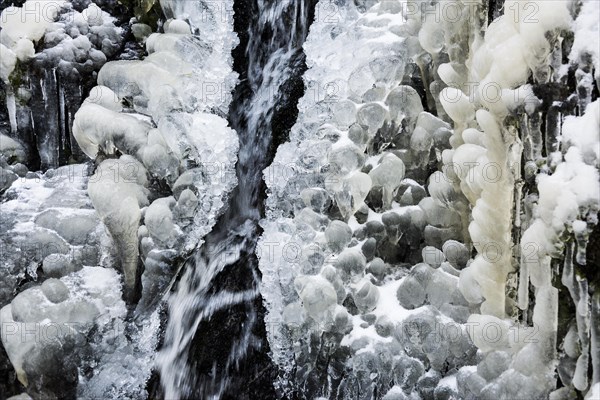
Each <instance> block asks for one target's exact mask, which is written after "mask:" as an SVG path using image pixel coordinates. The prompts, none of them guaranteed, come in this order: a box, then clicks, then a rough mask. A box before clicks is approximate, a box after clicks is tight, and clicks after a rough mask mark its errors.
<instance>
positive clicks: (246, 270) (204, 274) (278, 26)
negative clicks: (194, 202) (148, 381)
mask: <svg viewBox="0 0 600 400" xmlns="http://www.w3.org/2000/svg"><path fill="white" fill-rule="evenodd" d="M313 6H314V2H312V1H310V0H256V2H247V3H246V4H243V5H242V4H237V9H236V16H235V18H236V25H240V24H238V23H237V22H238V19H243V18H245V19H246V22H247V23H246V24H241V25H242V26H244V25H245V26H244V27H245V28H246V31H245V32H240V31H238V34H239V35H240V37H241V44H240V46H245V47H243V48H242V49H243V52H241V50H242V49H238V50H237V51H238V55H237V57H236V64H237V65H236V67H237V68H236V69H238V73H240V84H239V85H238V88H237V89H236V93H235V94H234V101H233V103H232V105H231V109H230V117H229V120H230V124H231V126H232V128H234V129H235V130H236V131H237V133H238V135H239V140H240V152H239V159H238V164H237V179H238V187H237V189H236V190H235V191H234V192H233V193H232V196H231V201H230V204H229V208H228V209H227V211H226V212H225V214H224V215H223V216H222V217H221V219H220V221H219V222H218V223H217V224H216V226H215V228H214V229H213V231H212V232H211V233H210V234H209V235H208V236H207V237H206V241H205V243H204V244H203V245H202V246H201V247H200V248H199V249H198V250H197V252H196V254H195V255H194V257H192V259H191V261H190V262H188V264H187V265H186V266H185V272H184V273H183V276H182V277H181V280H180V282H179V284H178V287H177V289H176V291H175V292H174V293H172V295H171V296H170V298H169V301H168V304H169V320H168V323H167V327H166V331H165V338H164V344H163V348H162V350H161V352H160V354H159V358H158V364H159V373H160V378H161V384H162V387H163V390H164V396H165V398H168V399H175V398H185V397H195V398H206V399H208V398H221V397H225V396H227V395H228V394H229V393H236V396H237V398H245V397H247V396H249V394H248V390H250V387H251V385H249V384H248V381H252V382H254V381H257V380H260V375H261V374H267V373H268V371H269V361H268V357H267V355H266V354H267V350H268V349H267V348H266V340H265V327H264V321H263V320H262V299H261V297H260V293H259V284H260V276H259V272H258V269H257V262H256V257H255V255H254V254H255V248H256V239H257V238H258V235H259V234H260V232H259V227H258V221H259V219H260V218H261V213H262V211H261V210H262V202H263V199H264V184H263V181H262V171H263V169H264V168H265V167H266V166H267V165H268V164H269V163H270V161H271V158H272V145H273V139H274V136H275V137H277V136H280V135H285V132H275V131H277V130H281V129H282V128H281V127H278V128H277V129H275V128H274V127H273V123H272V122H273V120H274V115H277V113H286V112H287V113H292V114H293V113H294V110H295V108H296V101H297V99H298V98H299V97H300V95H301V93H294V89H293V88H294V87H298V83H300V85H299V86H300V87H301V86H302V84H301V75H302V73H303V71H304V70H305V66H304V54H303V52H302V44H303V42H304V40H305V39H306V36H307V34H308V27H309V24H310V22H311V19H312V17H311V15H312V8H313ZM252 8H254V9H252ZM243 12H246V13H247V15H241V14H242V13H243ZM255 16H257V18H253V17H255ZM237 28H239V26H238V27H236V29H237ZM265 38H269V39H268V40H265ZM294 85H296V86H294ZM289 109H291V111H290V110H289ZM287 128H288V129H289V127H287ZM284 130H285V127H284ZM276 141H277V139H276ZM269 381H271V380H270V379H269ZM244 391H246V393H247V394H246V395H244Z"/></svg>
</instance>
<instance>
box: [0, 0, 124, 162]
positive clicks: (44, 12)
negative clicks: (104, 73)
mask: <svg viewBox="0 0 600 400" xmlns="http://www.w3.org/2000/svg"><path fill="white" fill-rule="evenodd" d="M0 18H1V22H0V28H1V29H2V31H1V32H2V33H1V37H0V46H1V47H0V51H1V52H2V62H1V63H0V65H1V69H0V77H1V79H2V80H3V83H4V84H5V90H3V92H4V96H5V98H6V103H7V105H9V107H8V118H9V121H10V130H11V133H10V134H11V136H12V137H13V138H15V139H17V140H19V141H20V142H21V143H22V145H24V146H25V148H26V150H27V153H29V157H28V158H29V164H30V166H36V164H37V163H39V165H40V166H41V167H42V168H56V167H58V166H59V165H62V164H64V163H65V158H67V157H69V156H71V157H73V158H75V159H78V161H83V159H82V158H79V156H80V152H79V151H78V148H77V144H76V143H75V140H74V138H73V135H72V131H71V126H72V122H73V115H74V114H75V112H76V111H77V109H78V108H79V106H80V105H81V101H82V100H83V98H84V97H85V96H86V94H87V92H88V91H89V86H88V85H89V83H87V82H85V81H86V80H88V79H94V78H95V76H96V74H97V72H98V70H100V68H101V67H102V66H103V65H104V63H106V61H107V60H108V59H111V58H114V57H115V56H116V55H117V54H118V52H120V51H121V47H122V44H123V34H124V30H123V29H122V28H121V27H119V26H117V25H115V24H118V21H117V20H116V18H114V17H112V16H111V15H109V14H108V13H107V12H105V11H103V10H101V9H100V7H98V6H97V5H96V4H94V3H88V5H87V6H86V7H84V8H80V5H79V4H72V3H70V2H67V1H58V2H55V1H47V0H42V1H26V2H25V3H24V4H23V5H22V6H21V7H13V6H11V7H7V8H5V9H4V10H3V11H2V15H1V17H0ZM54 97H57V98H58V99H59V101H58V102H57V103H56V104H54V103H52V102H50V101H49V100H50V99H53V98H54ZM42 127H44V128H51V129H52V130H56V131H57V132H56V133H54V134H51V133H50V132H49V131H50V129H41V128H42ZM37 159H39V161H37Z"/></svg>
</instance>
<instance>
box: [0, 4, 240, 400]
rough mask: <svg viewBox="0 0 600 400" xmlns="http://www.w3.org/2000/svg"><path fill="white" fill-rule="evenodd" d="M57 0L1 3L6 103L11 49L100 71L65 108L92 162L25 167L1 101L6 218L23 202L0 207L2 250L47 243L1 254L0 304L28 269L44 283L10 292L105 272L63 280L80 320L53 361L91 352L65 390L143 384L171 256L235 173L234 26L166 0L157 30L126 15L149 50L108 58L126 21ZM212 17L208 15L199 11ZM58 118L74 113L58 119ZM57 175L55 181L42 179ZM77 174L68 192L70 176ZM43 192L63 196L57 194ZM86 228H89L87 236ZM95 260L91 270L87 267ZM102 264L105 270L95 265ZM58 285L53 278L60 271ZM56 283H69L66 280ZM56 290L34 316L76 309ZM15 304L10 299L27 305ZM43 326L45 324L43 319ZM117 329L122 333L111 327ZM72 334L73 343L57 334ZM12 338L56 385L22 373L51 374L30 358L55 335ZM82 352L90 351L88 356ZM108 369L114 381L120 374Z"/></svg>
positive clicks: (11, 350) (28, 294)
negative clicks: (112, 305) (26, 252)
mask: <svg viewBox="0 0 600 400" xmlns="http://www.w3.org/2000/svg"><path fill="white" fill-rule="evenodd" d="M29 3H31V4H29ZM34 3H35V4H34ZM49 4H50V2H47V3H46V2H28V3H26V4H24V5H23V8H26V9H29V8H27V7H34V9H35V10H37V11H38V12H41V9H42V8H43V7H46V6H48V5H49ZM52 5H54V6H56V10H55V12H53V13H52V14H51V15H50V14H48V15H44V16H45V18H42V15H41V14H40V15H36V14H35V13H34V12H31V13H30V14H31V15H32V17H31V18H33V19H34V20H36V21H43V23H38V24H29V23H28V21H25V20H22V19H21V18H20V17H19V16H20V15H21V13H22V12H23V13H25V11H22V9H21V8H8V9H5V10H4V13H3V14H2V15H3V25H2V34H1V35H2V45H3V47H2V49H1V50H2V60H3V62H2V78H3V79H4V78H6V79H4V80H5V83H6V85H7V86H6V87H7V88H9V89H8V90H7V92H6V93H7V96H8V97H7V99H8V100H7V104H8V105H10V104H11V101H12V102H13V103H14V101H15V98H14V96H15V95H14V93H13V92H11V88H14V91H15V92H17V91H18V90H21V89H20V88H18V87H17V86H11V84H12V82H11V79H12V77H14V74H15V73H17V72H16V69H15V68H17V67H18V63H14V62H12V61H11V60H12V58H11V54H12V53H10V52H13V53H15V54H17V55H18V56H19V60H20V59H21V58H22V57H25V55H27V56H28V57H30V58H31V57H33V58H32V59H33V60H34V62H36V63H38V65H44V66H46V67H51V68H58V69H57V70H56V72H55V74H56V76H58V73H59V72H60V74H61V75H60V76H61V78H62V79H66V80H68V78H69V74H75V75H77V74H78V72H79V73H83V72H90V71H98V70H100V72H99V74H98V77H97V79H98V86H96V87H94V88H91V90H89V96H88V97H87V99H85V101H84V102H83V104H82V105H81V107H80V108H79V110H77V113H75V115H74V118H73V119H72V128H71V127H69V129H72V130H70V133H71V134H72V135H73V138H74V139H75V140H76V142H75V141H74V142H73V144H74V146H79V148H81V151H82V152H83V154H85V155H86V156H87V157H89V158H90V159H91V160H95V165H93V166H92V165H86V166H80V167H78V168H76V169H75V170H72V169H73V167H61V168H59V169H58V170H56V171H55V172H53V171H52V170H50V171H48V172H47V173H46V175H44V176H40V175H37V174H34V173H31V172H28V170H27V168H26V167H25V166H24V165H22V164H19V162H25V161H26V160H29V159H30V158H29V157H28V156H31V152H30V151H27V149H24V148H23V146H22V145H21V144H20V143H19V142H18V141H19V140H21V141H22V142H23V140H22V137H19V135H20V133H16V131H17V130H18V131H19V132H24V131H25V128H26V126H25V128H23V127H22V126H20V125H19V124H17V122H18V121H20V117H19V116H18V115H16V114H14V113H18V112H19V111H18V107H17V108H15V109H12V111H11V107H10V106H9V107H8V108H9V112H11V114H10V115H9V119H10V122H11V129H12V131H13V132H12V133H11V136H12V137H14V138H15V139H16V140H15V139H13V138H11V137H8V136H5V135H2V137H1V138H0V139H1V140H2V142H1V146H2V147H1V153H2V157H3V158H2V160H1V161H2V162H3V164H2V168H3V169H2V179H3V181H2V185H3V186H2V191H4V190H7V195H8V196H16V198H15V199H13V200H11V201H8V202H5V203H3V204H2V211H3V220H4V219H5V217H4V212H7V213H9V212H13V209H14V212H15V213H18V214H14V216H13V214H7V217H6V222H7V224H8V225H7V227H11V228H10V229H11V230H9V231H8V232H3V233H2V234H3V235H6V242H5V241H4V240H3V252H4V250H5V249H4V244H5V243H7V244H8V246H9V249H12V248H13V247H15V248H16V249H17V250H19V251H20V250H22V249H24V248H25V247H26V246H25V244H24V243H25V241H32V240H33V241H34V242H35V241H39V242H40V243H39V244H40V246H41V247H42V250H43V251H41V250H40V251H39V252H38V253H40V254H37V253H36V254H35V257H36V258H35V259H32V260H30V264H27V263H25V260H24V259H23V258H21V257H17V258H16V259H15V261H14V262H12V261H11V264H10V265H3V270H2V271H6V273H7V274H9V275H7V278H9V279H6V280H3V287H2V290H3V294H4V290H5V289H6V296H4V295H3V297H2V301H3V303H2V305H4V304H5V301H6V299H8V300H9V301H10V298H11V297H12V296H11V295H10V294H9V293H12V292H13V291H14V290H16V289H15V288H16V287H17V285H18V284H19V282H20V281H22V280H23V279H24V278H25V279H32V280H39V283H42V286H34V287H32V288H31V289H27V290H24V291H22V292H21V293H20V294H19V296H17V298H16V299H15V300H14V301H13V303H14V302H15V301H17V300H18V299H21V298H23V299H25V298H31V299H34V298H36V299H37V297H40V296H41V294H40V293H42V292H44V287H45V286H44V285H49V286H51V283H52V282H55V281H53V280H52V279H55V280H56V279H59V281H58V282H61V281H65V283H66V284H67V286H69V283H68V282H71V281H72V282H73V285H75V284H77V285H80V283H77V282H79V281H78V279H79V277H80V276H81V279H83V280H84V281H85V279H92V280H94V279H95V280H97V284H100V283H101V282H102V281H105V280H107V279H108V280H110V282H108V281H107V284H106V286H103V287H102V288H99V289H98V290H95V291H94V293H90V294H89V296H88V295H87V294H86V293H87V292H86V290H87V289H86V285H88V284H87V283H85V282H83V283H81V285H83V286H81V287H80V286H73V285H71V286H72V287H71V286H69V290H70V291H71V292H72V293H73V296H75V297H73V296H72V297H73V298H74V299H75V298H77V299H79V298H80V297H81V298H82V300H81V301H79V300H77V301H78V303H73V304H74V305H73V307H74V308H73V310H74V311H73V313H75V314H77V315H80V316H81V318H83V320H82V321H83V322H85V324H84V325H85V326H83V327H82V328H81V329H82V330H81V332H79V331H74V332H72V334H71V333H69V335H65V336H64V337H61V338H60V341H59V342H57V343H63V346H64V352H65V355H66V356H68V358H67V360H68V362H69V363H70V364H69V365H68V366H65V368H59V369H58V370H59V371H63V370H65V371H66V369H69V371H73V369H72V368H75V371H77V369H81V368H83V369H85V368H88V367H86V365H88V364H86V363H90V362H93V363H94V367H93V369H94V373H93V374H91V375H88V376H86V377H85V378H82V377H79V379H78V377H77V375H76V376H75V377H74V381H73V382H71V381H70V382H69V388H68V390H69V394H68V395H73V394H74V393H77V395H78V396H84V397H85V396H88V397H94V398H99V397H106V396H109V397H111V396H133V397H135V398H138V397H140V396H142V397H144V396H147V393H146V392H145V388H144V386H145V384H146V381H147V379H148V378H149V374H150V368H151V367H152V362H153V361H152V359H153V352H154V351H155V350H156V344H157V342H156V340H157V332H158V328H159V315H158V308H157V307H158V306H159V305H160V300H161V297H162V295H163V294H164V292H165V291H166V290H167V287H168V285H169V283H170V280H171V278H172V276H173V275H174V273H175V272H176V270H177V268H178V264H177V263H180V262H182V260H184V259H185V258H186V257H187V256H188V255H189V254H190V252H191V251H192V250H193V249H194V248H195V247H196V246H198V245H199V243H201V240H202V237H203V236H204V235H205V234H206V233H207V232H209V231H210V229H211V228H212V226H213V225H214V223H215V221H216V218H217V216H218V215H219V214H220V213H221V212H222V211H223V205H224V204H225V202H226V199H227V195H228V192H229V191H230V190H231V189H232V188H233V187H234V186H235V183H236V182H235V173H234V172H233V166H234V165H235V162H236V155H237V147H238V143H237V137H236V134H235V132H234V131H233V130H232V129H230V128H229V127H228V124H227V120H225V119H224V118H223V116H224V115H225V113H226V112H227V110H228V106H229V102H230V101H231V91H232V89H233V87H234V85H235V83H236V75H235V73H233V72H232V67H231V66H232V58H231V53H230V52H231V49H232V47H233V46H234V45H235V43H236V40H237V38H236V36H235V34H233V33H232V23H233V21H232V20H230V19H229V20H225V21H224V20H222V19H221V15H220V12H217V11H219V10H211V11H208V12H207V11H206V10H205V6H206V5H205V4H203V3H201V2H198V3H194V4H191V3H190V2H164V4H163V5H162V7H163V9H164V12H165V14H166V15H167V16H168V18H169V19H168V20H167V21H166V23H165V24H164V26H163V29H164V33H151V32H148V29H147V28H148V27H147V25H143V24H137V25H135V24H134V25H135V29H134V28H131V29H132V30H134V34H135V35H136V36H138V37H139V38H140V41H142V42H143V43H145V46H146V50H147V52H148V54H149V55H148V56H147V57H146V58H145V59H143V60H131V61H125V60H121V61H111V62H108V63H107V59H108V58H110V57H111V56H112V55H113V54H114V53H115V52H117V51H120V45H121V40H122V38H121V36H120V34H121V28H118V27H116V26H115V25H113V21H114V18H112V17H111V16H110V15H108V14H107V13H106V12H104V11H102V10H101V8H100V7H99V6H97V5H96V4H94V3H91V4H90V5H89V6H88V7H87V8H85V9H84V10H83V11H82V12H78V11H76V10H74V9H73V8H72V6H71V4H70V3H67V2H65V3H60V4H58V3H52ZM42 6H43V7H42ZM35 7H37V8H35ZM5 15H6V16H7V18H4V16H5ZM28 15H29V14H28ZM207 17H209V18H210V21H209V22H208V23H207V21H206V18H207ZM27 18H29V17H27ZM184 19H185V20H184ZM6 21H7V22H6ZM134 22H135V20H134ZM21 38H24V39H21ZM13 39H14V40H13ZM18 40H30V41H33V42H37V41H40V40H41V43H43V45H44V48H43V50H42V51H39V52H38V53H32V52H30V51H28V49H29V48H30V47H31V46H29V47H28V46H26V45H25V44H24V42H23V43H17V41H18ZM36 48H39V46H38V47H36ZM31 50H33V47H31ZM5 54H6V55H7V57H6V58H5V57H4V56H5ZM23 60H25V58H23ZM100 67H102V69H101V68H100ZM19 93H21V92H19ZM83 93H85V91H83ZM80 95H81V92H80ZM11 96H12V97H11ZM81 100H83V99H81ZM17 101H20V100H19V99H17ZM61 101H62V100H61ZM77 107H79V104H77ZM71 117H72V116H71ZM62 123H66V124H68V125H70V124H71V123H70V121H65V120H63V121H62ZM41 156H42V158H43V156H44V154H41ZM51 158H52V157H50V158H49V159H47V160H46V161H47V162H44V159H42V164H43V165H52V164H53V162H54V161H52V160H56V159H52V160H51ZM88 168H89V173H88ZM5 171H6V172H5ZM73 171H75V172H73ZM69 172H70V173H69ZM59 175H60V176H59ZM74 175H75V176H74ZM53 176H54V177H56V182H52V180H51V179H50V178H52V177H53ZM21 177H23V178H22V179H21ZM73 179H75V181H73ZM47 181H50V182H47ZM74 182H75V185H74V187H76V188H77V192H76V193H73V191H72V189H71V187H72V186H73V183H74ZM11 184H12V185H11ZM56 185H58V186H56ZM55 186H56V187H57V188H56V190H55V189H54V187H55ZM65 189H67V190H66V191H64V193H60V191H61V190H65ZM86 189H87V190H86ZM86 191H87V193H86ZM62 195H64V198H63V197H62ZM36 196H37V197H39V196H41V197H43V198H40V199H38V198H37V197H36ZM88 196H89V197H88ZM30 197H31V200H30ZM46 197H47V198H49V199H54V200H53V201H54V202H58V203H60V202H64V204H54V203H52V202H49V201H48V200H46ZM32 200H35V201H33V202H32ZM28 203H30V204H29V205H28V206H27V207H25V208H24V204H25V205H27V204H28ZM92 206H93V209H92ZM8 215H10V216H11V217H10V218H8ZM11 218H13V219H15V221H16V222H13V221H12V219H11ZM3 223H4V222H3ZM15 223H16V225H15ZM13 225H14V226H13ZM86 229H87V230H86ZM14 232H19V233H20V234H21V235H23V240H22V241H20V242H19V241H18V240H16V241H13V240H11V239H8V238H9V237H10V235H14ZM88 232H92V233H91V235H92V236H93V238H92V237H91V236H90V234H88ZM86 235H87V236H86ZM16 238H17V239H18V238H19V236H18V235H17V236H16ZM36 238H37V239H36ZM46 247H49V248H50V249H49V250H48V249H47V248H46ZM90 250H92V251H93V253H91V255H88V254H87V253H86V251H87V252H88V253H89V252H90ZM48 252H49V254H46V253H48ZM79 253H84V255H83V256H81V255H80V254H79ZM72 254H73V255H72ZM82 257H83V259H82ZM34 260H35V261H34ZM140 260H141V262H140ZM34 262H35V263H39V264H34ZM38 265H39V266H41V267H42V270H41V271H38V269H37V268H38ZM99 265H102V267H100V266H99ZM103 267H106V268H103ZM113 269H116V270H117V271H119V273H118V274H116V273H115V272H114V271H113ZM96 270H97V271H99V272H92V271H96ZM25 271H26V272H25ZM36 272H37V273H36ZM88 272H89V274H88ZM11 274H14V275H11ZM37 274H41V275H37ZM82 274H83V275H82ZM86 274H87V275H89V278H88V277H86V276H87V275H86ZM102 274H105V275H106V274H108V275H106V277H103V275H102ZM84 275H86V276H84ZM140 275H141V276H140ZM50 277H52V278H50ZM119 280H121V283H120V282H119ZM42 281H43V282H42ZM46 282H48V283H46ZM90 284H91V283H90ZM56 285H58V286H57V287H59V286H60V285H61V283H56ZM56 285H55V286H56ZM4 286H6V287H4ZM88 286H89V285H88ZM40 288H41V289H40ZM60 288H62V289H61V290H62V292H64V288H63V287H62V286H60ZM40 291H41V292H40ZM44 293H45V292H44ZM101 295H106V296H112V297H114V301H116V302H118V303H119V304H120V306H119V307H121V308H122V311H120V314H119V315H117V316H116V317H118V318H117V319H116V320H111V321H112V322H110V324H111V329H112V328H114V329H113V331H112V332H108V331H109V329H108V328H106V329H105V325H106V324H107V323H109V321H107V318H108V317H109V314H110V312H109V311H108V310H107V309H106V307H103V306H102V305H101V304H96V303H97V301H96V300H95V299H96V298H97V297H98V296H101ZM36 296H37V297H36ZM52 296H53V294H52V293H51V294H50V297H52ZM57 296H58V295H57ZM86 296H87V297H86ZM90 296H91V297H90ZM140 296H141V299H140ZM59 297H60V296H59ZM121 297H123V299H124V300H125V301H127V302H128V303H134V304H137V306H138V307H137V310H136V318H137V319H138V321H137V322H136V323H135V324H134V325H132V326H129V324H131V321H125V319H124V318H125V306H124V304H123V302H122V300H121ZM40 299H41V297H40ZM48 299H49V300H48V301H50V302H51V303H52V302H53V300H52V299H51V298H48ZM57 299H58V298H57ZM57 299H55V300H57ZM58 300H60V301H58ZM58 300H57V301H56V303H57V304H59V305H58V306H56V307H54V306H52V307H50V306H49V307H41V305H40V308H39V310H38V311H37V313H38V314H39V318H38V319H39V321H37V320H36V321H35V322H41V321H42V320H43V321H44V324H47V323H49V324H62V323H63V322H65V321H67V322H72V321H71V320H73V318H74V317H71V316H70V315H71V314H73V313H72V312H71V311H68V310H67V308H64V307H62V305H63V302H64V301H67V302H68V301H69V300H64V299H63V298H62V297H61V298H60V299H58ZM63 300H64V301H63ZM81 302H83V303H81ZM17 303H18V302H17ZM17 303H15V304H14V305H13V311H14V310H15V309H21V308H23V307H25V306H20V305H18V304H17ZM30 303H31V302H30ZM80 303H81V304H82V305H79V304H80ZM65 304H66V303H65ZM69 304H70V303H69ZM59 306H60V307H59ZM53 307H54V308H53ZM57 307H58V308H57ZM61 307H62V308H61ZM69 307H71V306H70V305H69ZM92 307H95V308H93V309H92ZM96 308H98V309H97V310H96ZM79 309H81V312H79V311H78V310H79ZM6 310H8V311H6ZM69 310H70V308H69ZM86 310H87V311H86ZM63 311H64V313H63ZM10 313H11V310H10V306H6V307H5V309H3V318H4V319H3V322H4V320H6V322H7V323H11V324H12V323H18V324H20V323H21V322H29V321H17V319H18V318H17V319H14V321H13V317H14V312H13V316H12V317H11V316H10ZM70 313H71V314H70ZM38 314H36V315H38ZM61 314H64V315H61ZM75 314H73V315H75ZM15 318H16V317H15ZM36 318H37V317H36ZM111 318H113V317H111ZM129 318H130V317H129ZM113 319H114V318H113ZM63 320H64V321H63ZM84 320H85V321H84ZM100 320H101V321H102V322H100ZM15 321H16V322H15ZM83 322H82V323H83ZM115 324H117V325H118V324H120V325H119V326H116V325H115ZM42 328H43V329H45V325H44V326H42ZM92 328H93V329H92ZM125 328H126V329H127V330H128V335H127V336H123V332H122V331H120V330H122V329H125ZM91 331H93V332H96V333H94V336H93V340H92V343H91V346H92V348H91V349H90V347H89V345H90V343H89V342H88V343H87V344H85V343H84V342H82V339H84V338H86V336H87V335H88V333H89V332H91ZM111 335H112V336H111ZM4 339H5V338H4V337H3V340H4ZM7 340H8V339H7ZM86 340H87V339H86ZM67 342H68V343H71V344H69V345H66V344H64V343H67ZM11 343H12V342H5V348H6V350H7V352H8V356H9V357H10V359H11V362H12V364H13V366H14V367H15V369H16V370H17V372H18V373H19V377H20V380H21V382H22V383H23V384H24V385H26V386H27V387H28V390H29V391H30V392H31V393H37V392H40V393H46V394H47V395H48V396H52V395H55V394H59V393H61V392H60V388H58V387H56V386H55V383H53V382H50V381H48V383H47V387H44V384H43V382H42V381H39V382H38V381H36V382H37V383H36V385H42V386H39V387H38V386H32V385H27V382H28V381H32V380H31V379H28V376H35V379H42V378H43V376H45V375H46V374H49V373H50V372H49V371H48V370H46V369H44V368H47V366H45V364H43V363H41V364H40V363H37V362H36V361H35V360H36V357H39V356H38V355H39V354H44V352H49V353H48V354H54V353H51V351H54V352H56V351H55V350H51V348H50V347H49V346H50V344H48V343H46V342H44V343H41V344H39V345H37V347H36V346H30V347H31V348H30V347H27V348H25V347H22V348H18V349H17V348H15V346H14V344H11ZM86 346H88V347H86ZM90 352H91V353H93V354H94V356H93V357H92V358H93V361H92V358H90V356H89V354H88V353H90ZM25 353H27V357H31V358H30V359H31V364H30V365H29V366H27V368H25V367H23V366H22V364H23V357H24V354H25ZM35 354H38V355H35ZM57 354H58V353H57ZM52 357H54V356H52ZM78 357H81V359H80V358H78ZM126 360H129V362H130V363H133V364H134V365H136V366H137V367H135V368H133V369H131V370H129V371H128V368H130V367H131V365H130V366H129V367H127V366H126V365H125V364H127V361H126ZM40 362H41V361H40ZM44 362H45V361H44ZM123 363H125V364H123ZM67 367H68V368H67ZM117 376H119V380H120V384H117V385H115V384H114V383H113V382H114V381H115V379H116V377H117ZM78 382H79V385H78ZM73 385H74V386H73ZM66 390H67V389H65V393H67V392H66ZM65 395H67V394H65Z"/></svg>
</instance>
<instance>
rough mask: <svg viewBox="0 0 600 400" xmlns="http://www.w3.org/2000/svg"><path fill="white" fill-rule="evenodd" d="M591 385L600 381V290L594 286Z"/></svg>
mask: <svg viewBox="0 0 600 400" xmlns="http://www.w3.org/2000/svg"><path fill="white" fill-rule="evenodd" d="M590 333H591V339H592V340H591V342H592V346H591V347H592V365H593V367H592V368H593V370H594V371H593V374H592V385H595V384H597V383H599V382H600V292H599V291H598V288H596V290H595V293H594V295H593V296H592V327H591V332H590Z"/></svg>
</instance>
